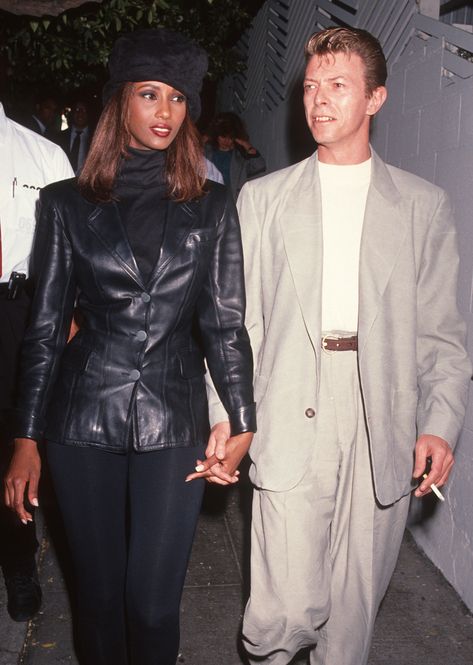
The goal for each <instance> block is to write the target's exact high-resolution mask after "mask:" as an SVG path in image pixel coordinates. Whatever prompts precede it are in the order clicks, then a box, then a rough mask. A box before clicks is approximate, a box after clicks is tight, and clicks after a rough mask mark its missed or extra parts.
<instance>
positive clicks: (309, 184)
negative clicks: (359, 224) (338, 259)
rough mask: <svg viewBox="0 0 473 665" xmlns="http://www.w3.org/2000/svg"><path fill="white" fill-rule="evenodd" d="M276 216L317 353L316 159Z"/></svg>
mask: <svg viewBox="0 0 473 665" xmlns="http://www.w3.org/2000/svg"><path fill="white" fill-rule="evenodd" d="M293 175H295V176H296V181H295V184H294V186H293V187H292V188H290V189H289V188H288V195H287V198H286V201H285V204H284V209H283V211H282V213H281V215H280V217H279V219H280V226H281V232H282V236H283V240H284V247H285V250H286V255H287V260H288V263H289V267H290V270H291V274H292V278H293V281H294V286H295V290H296V294H297V298H298V301H299V305H300V308H301V312H302V316H303V318H304V323H305V326H306V329H307V332H308V334H309V337H310V338H311V340H312V343H313V345H314V348H315V349H316V352H317V353H318V351H319V349H320V335H321V322H320V318H321V299H322V293H321V286H322V260H323V254H322V201H321V195H320V182H319V178H318V166H317V158H316V156H315V155H313V156H312V157H310V158H309V159H308V160H307V161H306V162H305V164H303V165H302V172H297V173H296V174H293Z"/></svg>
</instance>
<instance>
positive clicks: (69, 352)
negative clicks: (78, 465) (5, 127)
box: [15, 180, 256, 452]
mask: <svg viewBox="0 0 473 665" xmlns="http://www.w3.org/2000/svg"><path fill="white" fill-rule="evenodd" d="M208 187H209V190H210V191H209V193H208V194H206V195H205V196H204V197H203V198H202V199H200V200H198V201H192V202H186V203H176V202H169V204H168V205H169V209H168V221H167V225H166V231H165V235H164V239H163V244H162V248H161V252H160V255H159V259H158V262H157V264H156V266H155V269H154V271H153V272H152V275H151V277H150V279H149V282H148V283H147V284H144V283H143V281H142V277H141V275H140V272H139V270H138V268H137V265H136V262H135V259H134V256H133V253H132V251H131V248H130V245H129V243H128V240H127V236H126V233H125V230H124V228H123V225H122V223H121V220H120V217H119V214H118V211H117V208H116V204H115V203H113V202H112V203H106V204H94V203H90V202H89V201H87V200H85V199H84V198H83V197H82V196H81V195H80V193H79V191H78V189H77V187H76V184H75V181H74V180H65V181H62V182H59V183H55V184H53V185H50V186H48V187H46V188H45V189H43V190H42V192H41V197H40V205H41V210H40V218H39V222H38V227H37V236H36V240H35V244H34V250H33V263H32V270H33V274H34V277H35V280H36V291H35V297H34V301H33V306H32V317H31V324H30V327H29V329H28V331H27V333H26V337H25V340H24V346H23V353H22V370H21V380H20V396H19V402H18V405H19V406H18V409H17V426H16V432H15V433H16V436H22V437H28V438H32V439H40V438H41V437H42V436H43V435H44V436H45V437H46V438H47V439H50V440H54V441H59V442H63V443H65V444H71V445H91V446H97V447H100V448H103V449H107V450H112V451H117V452H120V451H125V450H126V449H127V448H128V446H129V445H130V439H131V437H130V432H131V431H133V445H134V447H135V448H136V449H137V450H153V449H158V448H168V447H177V446H193V445H198V444H205V443H206V440H207V436H208V431H209V422H208V408H207V397H206V387H205V379H204V373H205V364H204V356H205V358H206V361H207V365H208V367H209V369H210V374H211V377H212V379H213V382H214V384H215V386H216V388H217V390H218V392H219V395H220V398H221V400H222V403H223V405H224V406H225V408H226V410H227V412H228V414H229V420H230V424H231V430H232V433H233V434H237V433H241V432H245V431H255V429H256V427H255V407H254V403H253V389H252V375H253V370H252V356H251V349H250V344H249V339H248V335H247V332H246V329H245V327H244V310H245V292H244V282H243V270H242V249H241V241H240V229H239V225H238V219H237V214H236V210H235V207H234V205H233V203H232V202H231V201H230V200H229V197H228V196H227V193H226V190H225V188H224V187H222V186H220V185H217V184H215V183H208ZM76 298H77V301H76ZM75 303H76V306H77V307H78V310H79V311H80V313H81V315H82V319H83V320H82V321H81V328H80V331H79V332H78V334H77V335H76V336H75V337H74V338H73V339H72V341H71V342H70V343H68V344H66V339H67V334H68V330H69V326H70V322H71V317H72V312H73V308H74V304H75ZM196 331H197V332H196ZM131 428H132V429H131Z"/></svg>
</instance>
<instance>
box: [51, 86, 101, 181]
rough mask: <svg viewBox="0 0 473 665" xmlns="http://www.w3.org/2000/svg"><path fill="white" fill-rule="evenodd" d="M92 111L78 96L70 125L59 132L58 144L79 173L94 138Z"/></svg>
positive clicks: (75, 171) (73, 107)
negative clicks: (91, 119) (91, 125)
mask: <svg viewBox="0 0 473 665" xmlns="http://www.w3.org/2000/svg"><path fill="white" fill-rule="evenodd" d="M92 133H93V132H92V128H91V127H90V113H89V108H88V105H87V103H86V102H85V101H84V100H82V99H80V98H78V99H76V100H75V101H74V102H73V103H72V105H71V111H70V115H69V127H68V128H67V129H64V130H63V131H62V132H60V134H59V139H58V141H57V143H58V145H60V146H61V148H62V149H63V150H64V152H65V153H66V155H67V156H68V157H69V161H70V163H71V166H72V168H73V169H74V173H76V174H77V173H79V171H80V170H81V168H82V165H83V164H84V162H85V158H86V157H87V153H88V152H89V148H90V142H91V140H92Z"/></svg>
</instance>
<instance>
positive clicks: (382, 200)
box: [358, 150, 407, 354]
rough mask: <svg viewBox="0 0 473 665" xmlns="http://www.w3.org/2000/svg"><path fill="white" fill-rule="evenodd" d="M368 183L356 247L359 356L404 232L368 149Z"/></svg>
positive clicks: (390, 190)
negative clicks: (359, 243)
mask: <svg viewBox="0 0 473 665" xmlns="http://www.w3.org/2000/svg"><path fill="white" fill-rule="evenodd" d="M372 159H373V162H372V174H371V184H370V188H369V190H368V197H367V201H366V210H365V218H364V222H363V232H362V237H361V247H360V274H359V311H358V337H359V349H360V354H362V353H363V350H364V347H365V345H366V342H367V339H368V336H369V334H370V330H371V328H372V326H373V323H374V321H375V319H376V316H377V314H378V312H379V309H380V307H381V304H382V297H383V294H384V291H385V289H386V286H387V284H388V281H389V277H390V275H391V273H392V270H393V267H394V264H395V262H396V259H397V256H398V253H399V249H400V247H401V244H402V243H403V241H404V238H405V234H406V231H407V228H406V224H405V222H404V219H403V216H402V215H401V214H400V203H401V197H400V194H399V191H398V190H397V188H396V186H395V185H394V183H393V181H392V178H391V175H390V174H389V171H388V169H387V167H386V165H385V164H384V162H383V161H382V160H381V159H380V158H379V157H378V155H377V154H376V153H375V152H374V151H373V150H372Z"/></svg>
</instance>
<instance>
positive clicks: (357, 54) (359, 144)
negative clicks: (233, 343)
mask: <svg viewBox="0 0 473 665" xmlns="http://www.w3.org/2000/svg"><path fill="white" fill-rule="evenodd" d="M306 58H307V66H306V72H305V81H304V107H305V114H306V119H307V124H308V126H309V128H310V130H311V132H312V135H313V137H314V139H315V141H316V142H317V144H318V150H317V153H316V154H315V155H313V156H312V157H310V158H309V159H307V160H305V161H303V162H301V163H299V164H296V165H295V166H291V167H289V168H287V169H284V170H282V171H279V172H277V173H273V174H271V175H268V176H266V177H264V178H261V179H259V180H256V181H252V182H249V183H247V184H246V185H245V186H244V188H243V189H242V192H241V195H240V198H239V212H240V219H241V225H242V234H243V244H244V250H245V265H246V272H247V301H248V306H247V321H246V323H247V327H248V331H249V333H250V336H251V339H252V346H253V351H254V356H255V365H256V372H257V373H256V380H255V398H256V401H257V404H258V433H257V434H256V436H255V438H254V441H253V444H252V447H251V450H250V456H251V458H252V463H253V464H252V468H251V472H250V473H251V478H252V481H253V483H254V485H255V493H254V505H253V526H252V563H251V595H250V599H249V602H248V605H247V608H246V612H245V617H244V624H243V639H244V643H245V647H246V649H247V651H248V653H249V655H250V662H259V663H265V664H269V663H271V665H286V664H287V663H289V662H290V661H291V659H292V658H293V657H294V655H295V654H296V653H297V652H298V650H299V649H301V648H302V647H309V648H310V649H311V651H310V663H311V665H364V664H365V663H366V662H367V659H368V652H369V647H370V639H371V635H372V630H373V624H374V620H375V616H376V612H377V610H378V607H379V604H380V601H381V599H382V597H383V595H384V593H385V591H386V588H387V585H388V583H389V580H390V578H391V575H392V572H393V570H394V566H395V563H396V559H397V556H398V552H399V547H400V544H401V540H402V535H403V531H404V527H405V522H406V516H407V511H408V505H409V498H410V494H411V491H412V490H413V489H414V488H415V491H414V494H415V496H417V497H422V496H424V495H426V494H428V493H429V492H430V491H431V487H432V486H433V484H434V483H435V484H436V485H439V486H441V485H443V484H444V483H445V482H446V480H447V478H448V475H449V472H450V470H451V467H452V464H453V457H452V447H453V445H454V444H455V441H456V439H457V437H458V434H459V432H460V429H461V426H462V420H463V416H464V411H465V403H466V392H467V385H468V381H469V378H470V372H471V367H470V362H469V360H468V357H467V354H466V352H465V348H464V337H465V326H464V323H463V321H462V320H461V318H460V316H459V314H458V311H457V308H456V277H457V267H458V256H457V251H456V245H455V242H456V240H455V231H454V226H453V222H452V213H451V209H450V206H449V204H448V201H447V198H446V196H445V194H444V192H443V191H442V190H440V189H439V188H438V187H435V186H433V185H431V184H430V183H427V182H426V181H424V180H422V179H420V178H418V177H416V176H414V175H411V174H409V173H406V172H404V171H401V170H399V169H397V168H393V167H391V166H388V165H386V164H384V163H383V161H382V160H381V159H380V158H379V157H378V156H377V155H376V154H375V152H374V151H373V150H372V149H371V148H370V145H369V127H370V120H371V118H372V117H373V116H374V115H375V114H376V113H377V111H378V110H379V109H380V108H381V106H382V105H383V103H384V101H385V99H386V94H387V93H386V88H385V87H384V83H385V80H386V63H385V59H384V56H383V53H382V50H381V47H380V45H379V43H378V41H377V40H376V39H375V38H374V37H373V36H372V35H370V34H369V33H367V32H366V31H363V30H357V29H348V28H331V29H329V30H325V31H323V32H321V33H319V34H316V35H313V36H312V37H311V38H310V39H309V41H308V44H307V46H306ZM215 409H216V410H215V413H214V417H213V421H214V422H217V420H218V417H219V415H220V414H219V411H218V407H217V405H215ZM218 427H219V426H218V425H217V426H216V427H215V428H214V432H215V433H216V434H215V435H216V436H217V430H218ZM222 427H223V425H222ZM220 454H221V453H220ZM429 460H431V468H430V471H428V466H429ZM424 473H427V476H426V478H422V476H423V474H424Z"/></svg>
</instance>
